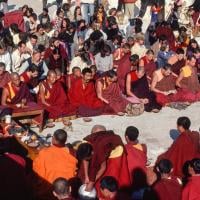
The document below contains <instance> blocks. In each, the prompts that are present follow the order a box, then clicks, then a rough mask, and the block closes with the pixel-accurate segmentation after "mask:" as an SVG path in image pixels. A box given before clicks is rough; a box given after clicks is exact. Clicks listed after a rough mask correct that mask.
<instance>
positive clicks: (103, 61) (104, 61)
mask: <svg viewBox="0 0 200 200" xmlns="http://www.w3.org/2000/svg"><path fill="white" fill-rule="evenodd" d="M95 63H96V67H97V70H98V71H101V72H106V71H109V70H111V69H112V68H113V55H112V54H110V56H105V57H101V54H100V53H98V54H97V55H95Z"/></svg>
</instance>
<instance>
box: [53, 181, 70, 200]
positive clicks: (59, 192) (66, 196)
mask: <svg viewBox="0 0 200 200" xmlns="http://www.w3.org/2000/svg"><path fill="white" fill-rule="evenodd" d="M53 195H54V196H55V197H56V198H57V199H58V200H60V199H63V200H73V198H72V197H71V187H70V185H69V182H68V181H67V179H65V178H61V177H59V178H57V179H56V180H54V182H53Z"/></svg>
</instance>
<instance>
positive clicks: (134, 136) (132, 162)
mask: <svg viewBox="0 0 200 200" xmlns="http://www.w3.org/2000/svg"><path fill="white" fill-rule="evenodd" d="M138 136H139V131H138V129H137V128H136V127H134V126H129V127H128V128H127V129H126V132H125V138H126V141H127V144H126V145H125V148H126V151H127V160H128V168H129V173H130V177H132V175H133V172H134V170H135V169H141V170H142V171H143V172H144V173H146V171H147V168H146V163H147V147H146V145H145V144H140V143H139V142H138ZM132 181H134V180H132Z"/></svg>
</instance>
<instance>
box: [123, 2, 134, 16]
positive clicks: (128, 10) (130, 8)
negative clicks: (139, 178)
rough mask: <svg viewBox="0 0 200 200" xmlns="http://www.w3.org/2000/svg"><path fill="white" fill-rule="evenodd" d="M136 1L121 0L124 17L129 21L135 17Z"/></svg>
mask: <svg viewBox="0 0 200 200" xmlns="http://www.w3.org/2000/svg"><path fill="white" fill-rule="evenodd" d="M136 1H137V0H123V3H124V6H125V15H126V16H128V18H129V19H133V18H134V17H135V14H134V10H135V2H136Z"/></svg>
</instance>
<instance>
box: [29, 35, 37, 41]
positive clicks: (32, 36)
mask: <svg viewBox="0 0 200 200" xmlns="http://www.w3.org/2000/svg"><path fill="white" fill-rule="evenodd" d="M31 38H33V39H35V40H37V39H38V37H37V35H34V34H31V35H30V39H31Z"/></svg>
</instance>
